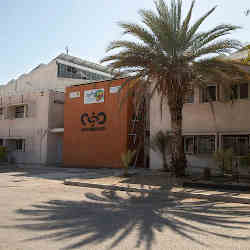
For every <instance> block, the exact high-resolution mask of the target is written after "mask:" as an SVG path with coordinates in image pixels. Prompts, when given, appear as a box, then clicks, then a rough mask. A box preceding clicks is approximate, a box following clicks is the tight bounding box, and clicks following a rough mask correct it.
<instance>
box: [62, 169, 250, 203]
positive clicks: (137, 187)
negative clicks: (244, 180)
mask: <svg viewBox="0 0 250 250" xmlns="http://www.w3.org/2000/svg"><path fill="white" fill-rule="evenodd" d="M64 184H65V185H72V186H79V187H88V188H99V189H105V190H113V191H126V192H141V193H155V194H157V193H158V194H164V193H166V192H168V194H170V195H173V196H176V197H179V198H196V199H205V200H209V201H219V202H230V203H241V204H250V192H235V191H216V190H206V189H192V188H183V187H182V181H181V180H176V179H173V178H170V177H169V176H168V175H167V174H166V173H160V172H158V173H157V172H154V173H153V172H152V171H146V172H145V171H143V172H142V173H141V174H138V175H134V176H132V177H128V178H125V177H120V176H118V175H117V174H116V175H114V176H108V177H101V176H100V178H80V177H79V178H68V179H65V180H64Z"/></svg>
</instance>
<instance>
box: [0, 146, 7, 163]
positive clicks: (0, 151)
mask: <svg viewBox="0 0 250 250" xmlns="http://www.w3.org/2000/svg"><path fill="white" fill-rule="evenodd" d="M6 154H7V152H6V147H3V146H0V161H3V160H4V159H5V158H6Z"/></svg>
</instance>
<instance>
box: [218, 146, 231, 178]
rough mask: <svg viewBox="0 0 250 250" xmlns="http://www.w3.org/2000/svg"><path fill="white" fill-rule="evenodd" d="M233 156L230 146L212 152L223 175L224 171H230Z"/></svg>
mask: <svg viewBox="0 0 250 250" xmlns="http://www.w3.org/2000/svg"><path fill="white" fill-rule="evenodd" d="M233 156H234V153H233V150H232V149H231V148H229V149H227V150H223V149H221V150H220V151H217V152H215V153H214V159H215V161H216V162H217V164H218V167H219V168H220V169H221V173H222V175H224V173H225V172H231V173H232V163H233Z"/></svg>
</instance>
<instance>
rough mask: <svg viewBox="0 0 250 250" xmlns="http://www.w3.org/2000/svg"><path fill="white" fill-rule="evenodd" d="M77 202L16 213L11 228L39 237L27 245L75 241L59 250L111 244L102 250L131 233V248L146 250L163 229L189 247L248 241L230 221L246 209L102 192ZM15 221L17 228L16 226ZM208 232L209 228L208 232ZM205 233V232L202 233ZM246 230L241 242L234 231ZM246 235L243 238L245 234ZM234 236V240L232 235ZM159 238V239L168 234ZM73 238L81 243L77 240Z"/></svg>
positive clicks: (240, 226)
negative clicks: (210, 239)
mask: <svg viewBox="0 0 250 250" xmlns="http://www.w3.org/2000/svg"><path fill="white" fill-rule="evenodd" d="M85 196H86V197H85V198H86V199H85V200H83V201H64V200H51V201H49V202H46V203H44V204H41V205H33V207H32V209H19V210H17V213H18V214H21V215H24V216H27V217H26V218H24V219H20V221H21V223H24V221H26V220H27V221H28V222H29V223H25V224H22V225H17V226H15V228H18V229H19V230H20V229H25V230H30V231H38V232H43V235H41V236H39V237H35V238H31V239H27V240H28V241H31V240H43V239H51V240H57V241H59V240H65V239H72V238H74V237H77V239H76V242H75V243H74V244H71V245H68V246H66V247H65V248H64V249H77V248H82V247H84V246H87V245H88V244H100V243H103V242H104V241H106V240H111V241H112V243H111V245H110V246H109V247H108V248H107V249H111V248H114V247H116V246H118V245H119V243H121V242H122V241H123V240H124V239H125V238H126V237H128V236H129V234H130V233H131V232H132V231H133V230H135V229H136V230H137V231H138V238H137V240H136V242H135V246H134V247H140V246H141V244H143V245H144V244H145V248H146V249H147V250H150V249H151V247H152V244H153V243H154V241H155V240H156V235H155V232H156V231H158V232H162V233H163V232H164V230H166V229H169V230H171V231H172V232H174V233H175V234H178V235H180V236H182V237H183V238H187V239H189V240H191V241H192V244H194V243H197V244H200V245H202V246H203V247H208V245H207V244H205V243H204V242H201V240H200V236H201V235H215V236H217V237H219V238H229V239H237V240H249V239H250V233H249V231H250V230H249V229H250V227H249V223H247V222H242V221H240V220H238V219H239V218H235V216H236V215H237V216H239V217H244V218H246V220H245V221H249V220H248V219H247V217H250V211H249V207H248V208H247V207H244V206H238V207H237V206H230V205H223V204H222V203H221V204H220V206H219V207H218V206H217V205H218V203H213V202H208V201H185V200H181V199H177V198H173V197H170V196H167V195H166V196H163V195H161V196H160V195H157V194H140V195H138V194H137V195H136V194H135V193H134V194H131V193H130V194H128V198H124V197H122V196H119V195H118V194H117V193H116V192H114V191H103V192H102V193H101V195H96V194H94V193H87V194H85ZM20 221H19V222H20ZM208 226H210V227H208ZM214 227H218V228H221V227H223V228H227V229H229V230H230V231H231V234H230V235H226V234H223V233H215V232H214V231H215V230H211V229H214ZM208 228H210V229H209V230H208ZM238 229H240V230H247V231H248V233H247V234H249V237H248V236H247V237H246V236H245V237H243V236H242V237H241V236H239V234H237V230H238ZM247 231H246V232H247ZM234 232H235V235H233V233H234ZM164 233H165V237H166V238H167V237H168V234H167V233H166V231H165V232H164ZM79 237H82V238H81V240H79Z"/></svg>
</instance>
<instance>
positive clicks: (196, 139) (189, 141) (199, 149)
mask: <svg viewBox="0 0 250 250" xmlns="http://www.w3.org/2000/svg"><path fill="white" fill-rule="evenodd" d="M184 152H185V153H187V154H210V153H213V152H215V136H214V135H196V136H184Z"/></svg>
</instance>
